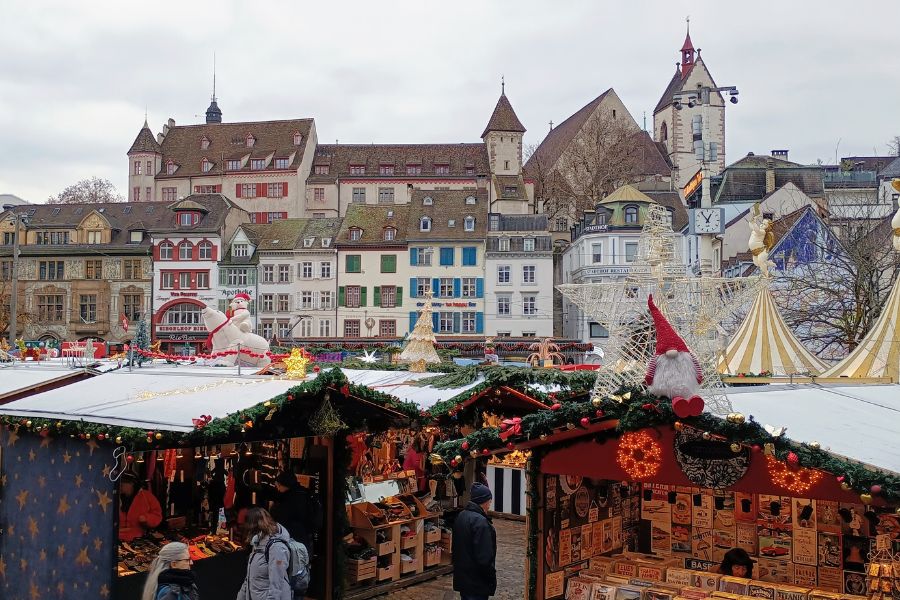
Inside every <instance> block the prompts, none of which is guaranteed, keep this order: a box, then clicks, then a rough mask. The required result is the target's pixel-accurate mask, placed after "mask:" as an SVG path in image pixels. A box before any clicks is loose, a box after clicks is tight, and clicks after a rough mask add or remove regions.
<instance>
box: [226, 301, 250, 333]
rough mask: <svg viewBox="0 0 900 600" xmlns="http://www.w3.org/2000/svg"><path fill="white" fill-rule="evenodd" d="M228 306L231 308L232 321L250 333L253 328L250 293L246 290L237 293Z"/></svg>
mask: <svg viewBox="0 0 900 600" xmlns="http://www.w3.org/2000/svg"><path fill="white" fill-rule="evenodd" d="M228 306H229V308H231V315H230V316H231V322H232V323H234V324H235V325H237V327H238V329H240V330H241V331H243V332H244V333H249V332H250V330H251V329H253V326H252V325H251V324H250V295H249V294H245V293H244V292H241V293H239V294H236V295H235V297H234V299H233V300H232V301H231V303H230V304H229V305H228Z"/></svg>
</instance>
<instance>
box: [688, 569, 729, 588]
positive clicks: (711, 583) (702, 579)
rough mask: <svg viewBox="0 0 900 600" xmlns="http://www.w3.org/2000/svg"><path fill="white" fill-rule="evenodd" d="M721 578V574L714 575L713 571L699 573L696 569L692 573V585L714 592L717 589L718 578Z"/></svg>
mask: <svg viewBox="0 0 900 600" xmlns="http://www.w3.org/2000/svg"><path fill="white" fill-rule="evenodd" d="M721 578H722V576H721V575H716V574H715V573H701V572H699V571H697V572H695V573H694V587H698V588H700V589H704V590H709V591H711V592H715V591H716V590H718V589H719V580H720V579H721Z"/></svg>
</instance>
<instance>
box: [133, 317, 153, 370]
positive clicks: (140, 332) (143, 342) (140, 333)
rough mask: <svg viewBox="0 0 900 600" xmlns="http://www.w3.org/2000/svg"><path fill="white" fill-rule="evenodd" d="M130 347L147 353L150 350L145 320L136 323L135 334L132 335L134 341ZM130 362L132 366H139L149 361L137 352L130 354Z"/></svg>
mask: <svg viewBox="0 0 900 600" xmlns="http://www.w3.org/2000/svg"><path fill="white" fill-rule="evenodd" d="M131 345H132V347H133V348H135V349H139V350H144V351H149V350H150V333H149V332H148V331H147V321H146V319H143V318H142V319H141V320H140V322H139V323H138V329H137V333H135V334H134V340H133V341H132V342H131ZM131 360H132V361H133V363H132V364H136V365H138V366H141V365H142V364H143V363H145V362H147V361H148V360H150V359H149V358H147V357H146V356H141V355H140V354H138V353H137V352H132V354H131Z"/></svg>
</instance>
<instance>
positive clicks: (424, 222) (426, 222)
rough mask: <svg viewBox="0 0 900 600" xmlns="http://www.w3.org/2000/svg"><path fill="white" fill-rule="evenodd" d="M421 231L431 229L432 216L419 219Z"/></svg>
mask: <svg viewBox="0 0 900 600" xmlns="http://www.w3.org/2000/svg"><path fill="white" fill-rule="evenodd" d="M419 231H431V217H422V218H421V219H419Z"/></svg>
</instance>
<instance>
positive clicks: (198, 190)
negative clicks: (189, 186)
mask: <svg viewBox="0 0 900 600" xmlns="http://www.w3.org/2000/svg"><path fill="white" fill-rule="evenodd" d="M194 193H195V194H199V193H200V186H199V185H195V186H194Z"/></svg>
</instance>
